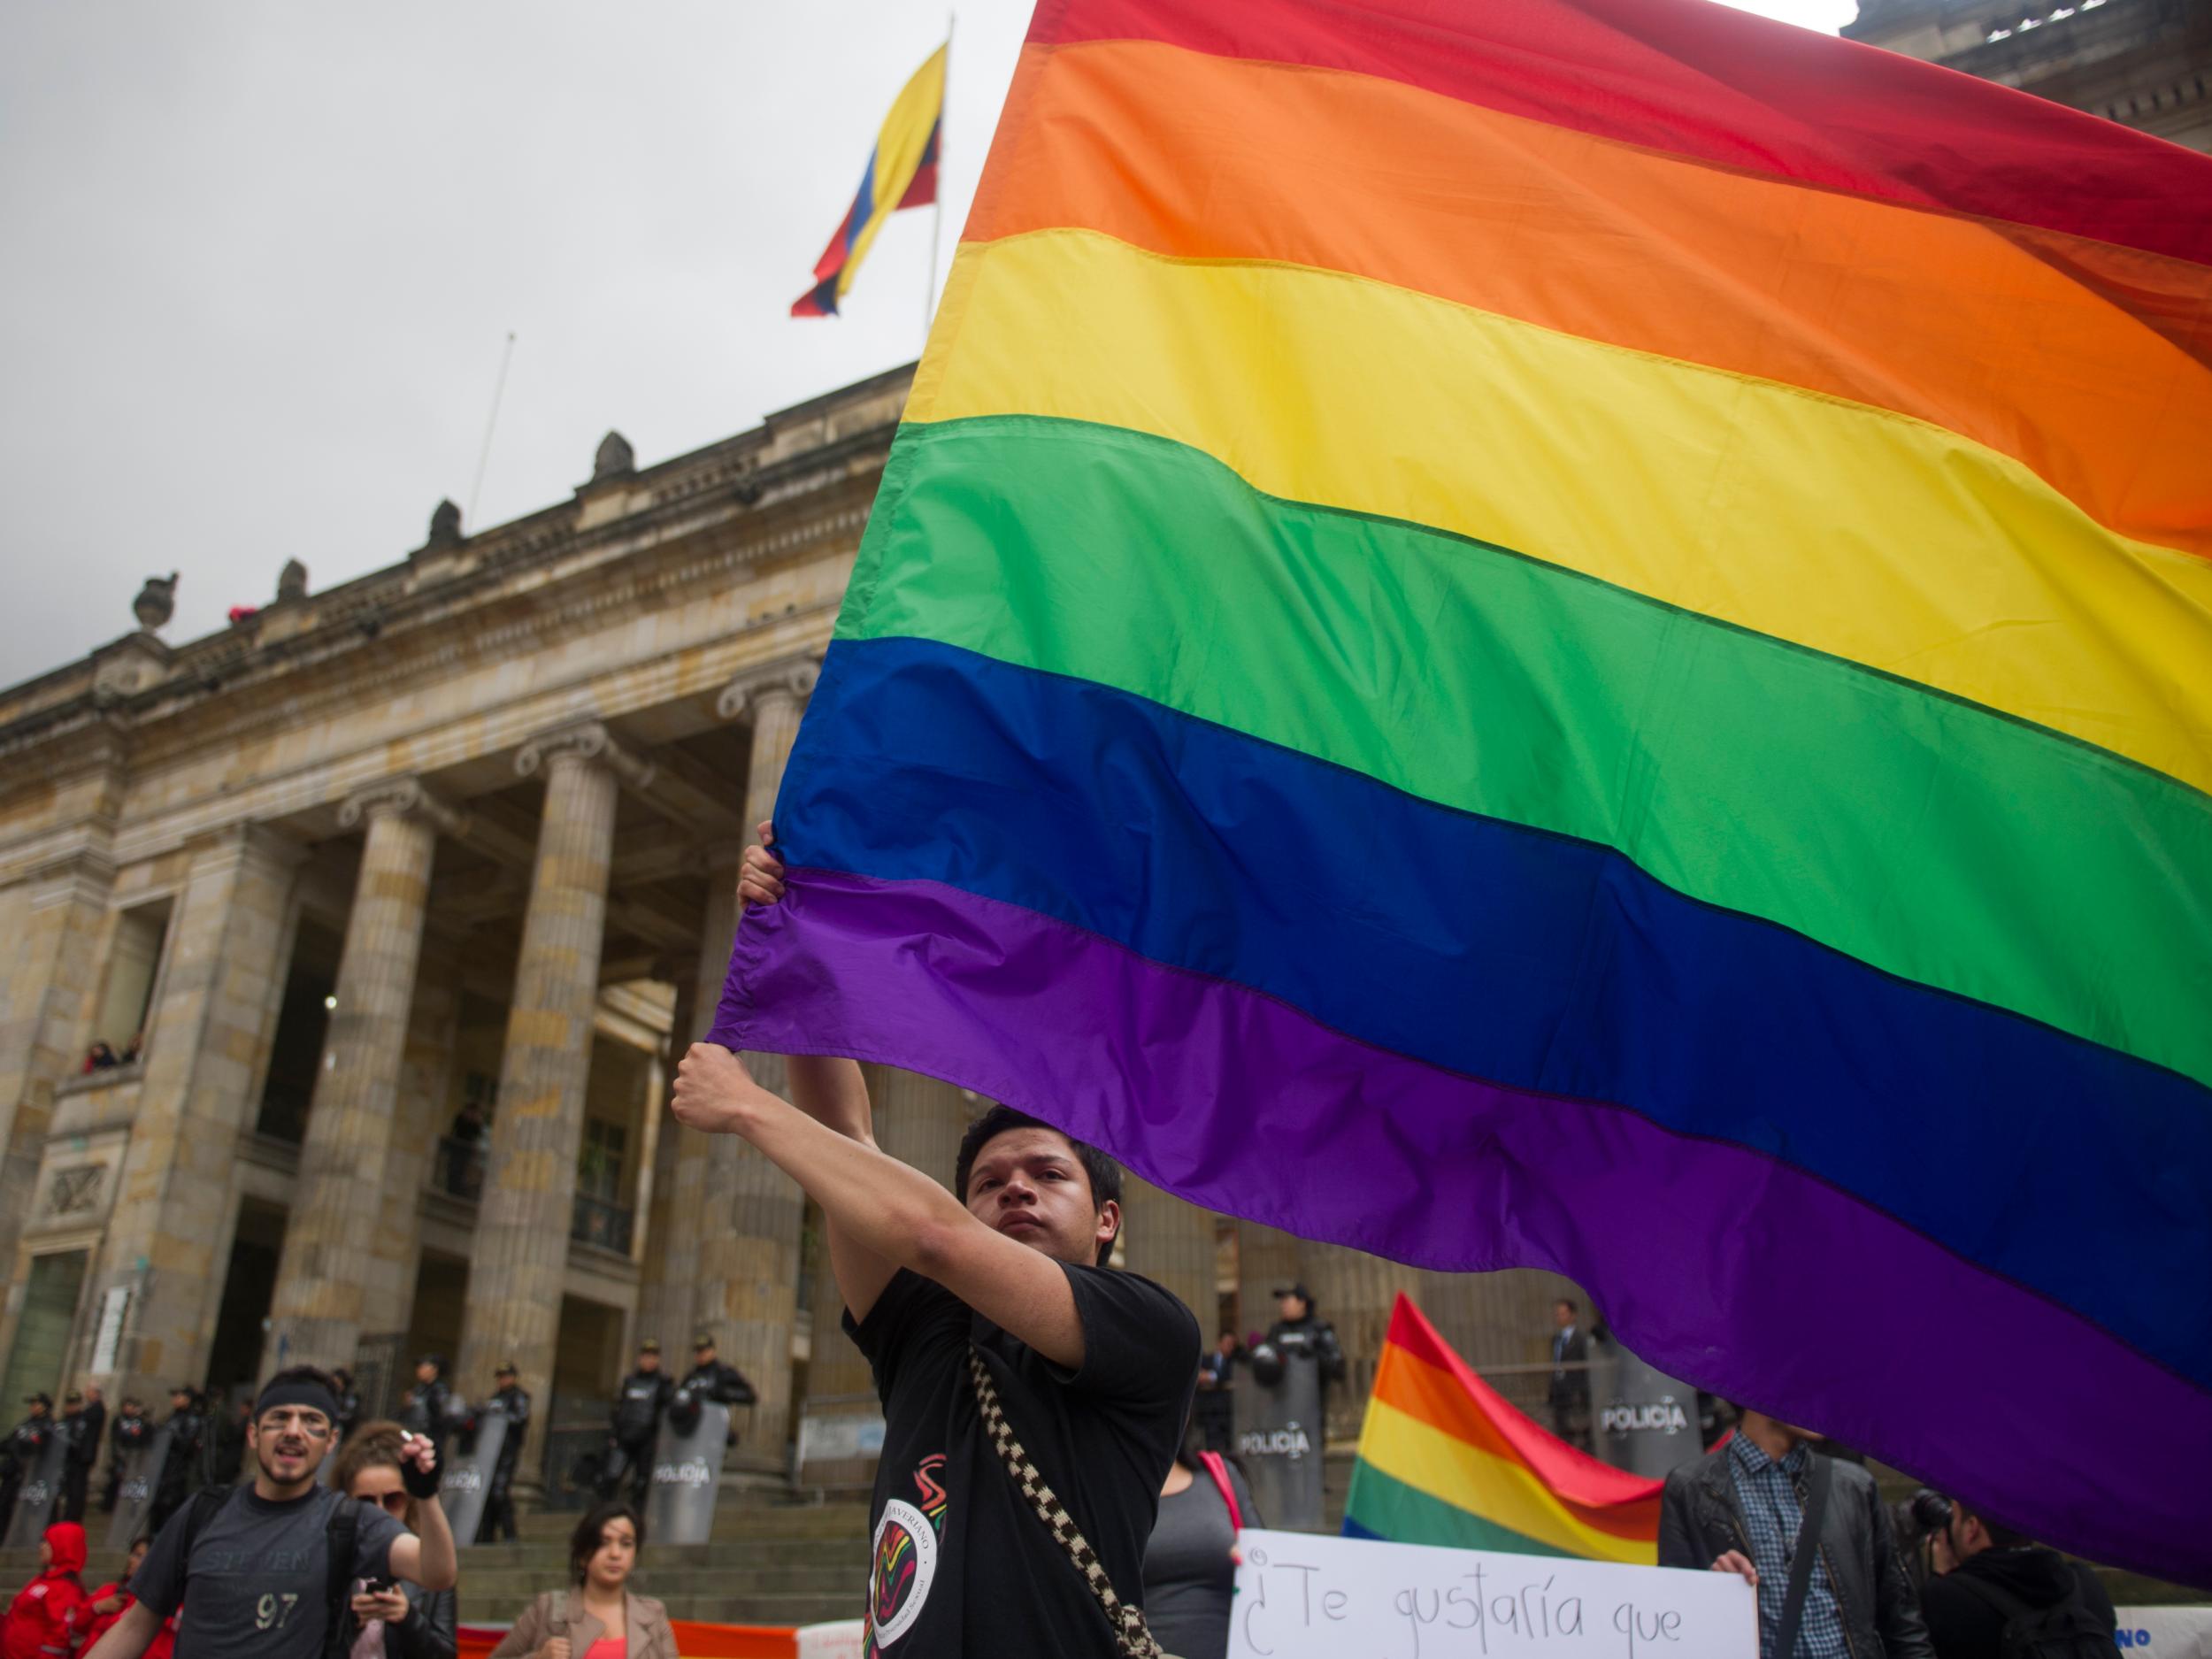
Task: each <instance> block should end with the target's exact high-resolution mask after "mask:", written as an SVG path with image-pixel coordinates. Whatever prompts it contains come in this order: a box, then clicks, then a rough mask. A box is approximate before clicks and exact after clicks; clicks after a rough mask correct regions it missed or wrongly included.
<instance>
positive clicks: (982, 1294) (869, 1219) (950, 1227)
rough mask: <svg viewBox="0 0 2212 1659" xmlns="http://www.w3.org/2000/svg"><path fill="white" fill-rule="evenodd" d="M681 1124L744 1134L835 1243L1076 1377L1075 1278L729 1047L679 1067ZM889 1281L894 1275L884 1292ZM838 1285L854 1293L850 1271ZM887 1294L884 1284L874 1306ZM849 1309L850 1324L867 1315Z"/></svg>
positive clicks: (700, 1049) (701, 1052)
mask: <svg viewBox="0 0 2212 1659" xmlns="http://www.w3.org/2000/svg"><path fill="white" fill-rule="evenodd" d="M675 1108H676V1118H677V1120H678V1121H679V1122H680V1123H682V1124H685V1125H687V1126H689V1127H691V1128H694V1129H702V1130H704V1131H706V1132H707V1133H710V1134H738V1135H742V1136H744V1137H745V1139H746V1140H748V1141H751V1142H752V1143H753V1145H755V1146H757V1147H758V1148H760V1149H761V1151H762V1152H763V1153H764V1154H766V1155H767V1157H768V1161H769V1162H770V1163H772V1164H774V1165H775V1166H776V1167H777V1168H778V1169H780V1170H781V1171H783V1172H784V1173H785V1174H787V1175H788V1176H790V1177H791V1179H793V1180H795V1181H796V1182H798V1183H799V1185H800V1186H801V1187H804V1188H805V1189H806V1193H807V1196H809V1197H810V1198H811V1199H813V1200H814V1202H816V1203H818V1204H819V1205H820V1206H821V1207H822V1213H823V1215H824V1216H825V1217H827V1218H828V1220H829V1224H830V1228H831V1236H832V1237H833V1238H834V1237H835V1236H837V1234H838V1233H839V1232H842V1233H843V1234H844V1236H845V1239H846V1240H847V1243H848V1246H849V1247H855V1248H857V1249H858V1250H860V1251H863V1252H865V1253H867V1254H869V1255H871V1256H877V1257H879V1258H881V1259H882V1260H883V1261H884V1262H886V1263H890V1264H891V1266H892V1268H893V1270H894V1271H895V1270H896V1269H897V1268H899V1267H907V1268H911V1269H912V1270H913V1271H915V1272H917V1273H919V1274H921V1275H922V1276H923V1277H924V1278H925V1279H934V1280H935V1281H936V1282H937V1283H938V1284H940V1285H942V1286H944V1287H945V1288H946V1289H947V1290H949V1291H950V1292H952V1294H954V1295H956V1296H957V1297H959V1298H960V1300H961V1301H963V1302H965V1303H967V1304H968V1306H969V1307H971V1308H972V1309H974V1310H976V1311H977V1312H978V1313H979V1314H981V1315H982V1316H983V1317H985V1318H987V1319H988V1320H990V1321H991V1322H992V1323H993V1324H994V1325H997V1326H998V1327H999V1328H1000V1329H1001V1330H1002V1331H1005V1332H1006V1333H1008V1334H1009V1335H1011V1336H1014V1337H1017V1338H1018V1339H1020V1340H1022V1341H1024V1342H1026V1343H1027V1344H1028V1345H1029V1346H1030V1347H1031V1348H1034V1349H1036V1351H1037V1352H1038V1353H1040V1354H1041V1355H1043V1356H1045V1358H1047V1359H1048V1360H1050V1361H1052V1362H1053V1363H1055V1364H1056V1365H1061V1366H1064V1367H1065V1368H1067V1369H1068V1370H1070V1371H1076V1370H1079V1369H1081V1367H1082V1363H1083V1323H1082V1320H1081V1319H1080V1318H1079V1317H1078V1316H1077V1313H1076V1309H1075V1293H1074V1291H1073V1290H1071V1289H1070V1288H1069V1286H1068V1279H1067V1273H1066V1271H1065V1270H1064V1268H1062V1267H1061V1265H1060V1263H1057V1262H1056V1261H1055V1260H1053V1259H1052V1257H1050V1256H1047V1255H1045V1254H1044V1253H1043V1252H1042V1251H1040V1250H1033V1249H1031V1248H1029V1247H1028V1246H1027V1245H1026V1244H1023V1243H1021V1242H1020V1241H1019V1240H1014V1239H1010V1238H1008V1237H1006V1236H1005V1235H1004V1234H1002V1233H995V1232H993V1231H992V1230H991V1229H990V1228H989V1227H987V1226H986V1225H983V1223H982V1222H980V1221H979V1220H977V1219H976V1218H975V1217H973V1216H972V1215H971V1214H969V1213H968V1210H967V1207H966V1206H965V1205H964V1204H963V1203H961V1202H960V1201H959V1200H958V1199H956V1198H955V1197H954V1196H953V1195H952V1194H951V1193H949V1192H948V1191H947V1190H946V1189H945V1188H944V1187H941V1186H939V1185H938V1184H937V1183H936V1182H935V1181H933V1180H932V1179H930V1178H929V1177H928V1176H926V1175H925V1174H923V1173H922V1172H921V1171H919V1170H917V1169H912V1168H910V1167H909V1166H908V1165H906V1164H902V1163H900V1162H899V1161H898V1160H897V1159H896V1158H895V1157H892V1156H888V1155H887V1154H886V1153H884V1152H882V1151H879V1149H877V1148H875V1147H874V1146H872V1145H866V1144H863V1143H862V1142H860V1141H855V1140H851V1139H849V1138H848V1137H847V1136H845V1135H842V1134H840V1133H837V1132H836V1131H834V1130H833V1129H830V1128H828V1127H826V1125H822V1124H820V1123H818V1122H816V1121H815V1120H814V1119H813V1118H810V1117H809V1116H808V1115H807V1114H806V1113H804V1112H803V1111H800V1110H798V1109H797V1108H796V1107H795V1106H793V1105H792V1104H791V1103H790V1102H787V1101H785V1100H783V1099H780V1097H778V1096H777V1095H774V1094H770V1093H769V1092H768V1091H767V1090H766V1089H764V1088H763V1087H760V1085H759V1084H757V1083H756V1082H754V1081H753V1079H752V1077H751V1074H750V1073H749V1072H748V1071H746V1070H745V1066H744V1063H743V1062H741V1060H739V1059H738V1057H737V1056H735V1055H733V1054H732V1053H731V1052H730V1051H729V1050H728V1049H727V1048H720V1047H718V1046H717V1045H715V1044H712V1043H703V1042H702V1043H694V1044H692V1046H691V1051H690V1052H689V1053H688V1054H687V1055H685V1056H684V1058H683V1064H680V1066H678V1067H677V1068H676V1100H675ZM888 1282H889V1275H888V1274H887V1275H886V1276H885V1279H884V1283H888ZM839 1285H840V1287H841V1288H845V1286H844V1279H843V1274H842V1271H840V1275H839ZM880 1294H882V1286H881V1285H878V1286H876V1289H875V1293H874V1294H872V1295H871V1296H870V1297H869V1299H868V1304H869V1307H873V1306H874V1305H875V1296H876V1295H880ZM846 1305H847V1306H848V1307H849V1308H851V1309H852V1314H853V1317H854V1318H856V1319H860V1318H864V1317H866V1315H867V1309H864V1308H859V1307H854V1306H853V1304H852V1301H851V1298H850V1296H849V1294H848V1297H847V1302H846Z"/></svg>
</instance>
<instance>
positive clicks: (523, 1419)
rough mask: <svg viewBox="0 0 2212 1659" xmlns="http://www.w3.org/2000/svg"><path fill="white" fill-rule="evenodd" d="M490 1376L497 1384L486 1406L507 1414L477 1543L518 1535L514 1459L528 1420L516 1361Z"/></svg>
mask: <svg viewBox="0 0 2212 1659" xmlns="http://www.w3.org/2000/svg"><path fill="white" fill-rule="evenodd" d="M492 1376H493V1379H494V1380H495V1382H496V1383H497V1384H498V1386H497V1387H496V1388H495V1390H494V1391H493V1394H492V1397H491V1399H490V1400H489V1401H488V1402H487V1409H492V1410H496V1411H498V1412H500V1413H501V1414H502V1415H503V1416H504V1417H506V1419H507V1433H506V1436H505V1438H504V1439H503V1440H501V1441H500V1442H499V1455H498V1456H497V1457H496V1458H495V1459H494V1460H493V1462H492V1479H491V1486H490V1488H489V1490H488V1493H487V1494H486V1495H485V1499H484V1520H483V1524H482V1525H480V1526H479V1527H478V1528H477V1531H476V1541H477V1542H478V1543H480V1544H496V1543H497V1542H498V1541H499V1538H500V1534H501V1533H502V1532H505V1534H506V1535H507V1537H508V1538H509V1539H514V1538H516V1537H518V1533H517V1532H516V1531H515V1494H514V1486H515V1463H516V1462H517V1461H518V1459H519V1458H520V1457H521V1456H522V1436H523V1431H524V1430H525V1429H526V1428H527V1427H528V1426H529V1424H530V1396H529V1394H528V1393H527V1392H526V1391H525V1389H524V1388H523V1386H522V1385H521V1383H520V1382H518V1380H517V1379H516V1372H515V1363H514V1362H513V1361H512V1360H509V1361H508V1362H507V1363H504V1364H503V1365H502V1366H501V1367H500V1368H499V1369H498V1370H497V1371H494V1372H493V1373H492Z"/></svg>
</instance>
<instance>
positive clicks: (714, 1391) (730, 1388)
mask: <svg viewBox="0 0 2212 1659" xmlns="http://www.w3.org/2000/svg"><path fill="white" fill-rule="evenodd" d="M683 1386H684V1388H685V1390H686V1391H687V1392H688V1393H689V1394H690V1395H691V1397H692V1398H693V1399H695V1400H711V1401H713V1402H716V1403H717V1404H718V1405H726V1406H749V1405H750V1404H752V1403H753V1402H754V1401H755V1400H756V1399H757V1398H759V1396H758V1395H757V1394H755V1393H754V1392H753V1385H752V1384H750V1383H749V1382H747V1381H746V1380H745V1375H744V1373H743V1372H742V1371H739V1370H738V1369H737V1367H736V1366H734V1365H733V1364H731V1363H729V1362H728V1361H727V1360H721V1359H713V1360H709V1361H708V1362H707V1363H705V1364H703V1365H694V1366H693V1367H692V1368H691V1375H689V1376H688V1377H687V1378H685V1379H684V1380H683Z"/></svg>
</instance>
